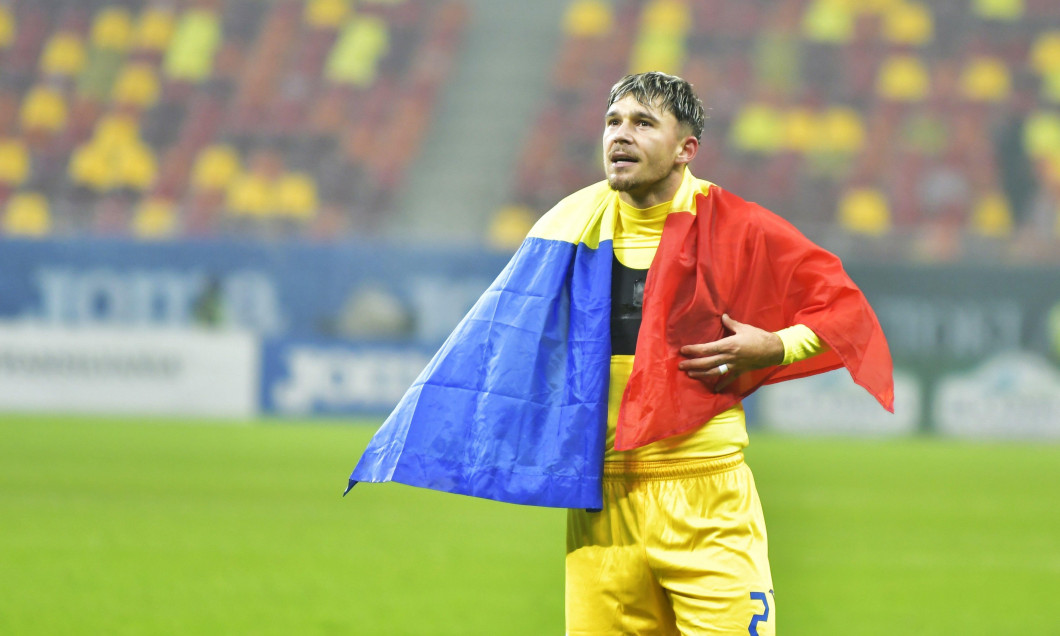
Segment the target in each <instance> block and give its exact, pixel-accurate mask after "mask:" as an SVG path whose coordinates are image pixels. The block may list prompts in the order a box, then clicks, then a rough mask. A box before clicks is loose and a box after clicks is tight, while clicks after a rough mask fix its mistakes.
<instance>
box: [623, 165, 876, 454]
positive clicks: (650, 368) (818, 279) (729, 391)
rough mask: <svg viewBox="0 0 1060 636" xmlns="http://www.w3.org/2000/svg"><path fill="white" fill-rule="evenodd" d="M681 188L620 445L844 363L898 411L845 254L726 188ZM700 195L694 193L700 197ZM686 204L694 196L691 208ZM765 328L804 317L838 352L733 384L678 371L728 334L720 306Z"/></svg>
mask: <svg viewBox="0 0 1060 636" xmlns="http://www.w3.org/2000/svg"><path fill="white" fill-rule="evenodd" d="M702 190H703V189H697V190H693V191H691V192H688V191H687V190H686V191H685V194H684V196H682V194H683V193H682V191H679V192H678V196H677V197H676V198H675V200H674V205H675V207H674V211H672V212H671V213H670V214H669V216H667V218H666V224H665V226H664V227H663V234H662V239H661V240H660V243H659V249H658V251H657V252H656V254H655V259H654V261H653V262H652V265H651V269H650V270H649V271H648V279H647V281H646V283H645V289H644V307H643V314H642V318H641V327H640V333H639V337H638V339H637V349H636V352H635V356H634V358H633V370H632V372H631V374H630V378H629V383H628V384H627V385H626V392H625V394H624V395H623V399H622V408H621V409H620V410H619V415H618V423H617V430H616V435H615V448H616V449H617V450H620V451H621V450H628V449H631V448H637V447H640V446H644V445H645V444H650V443H652V442H655V441H658V440H660V439H664V438H666V437H670V436H672V435H680V434H682V433H687V432H689V431H692V430H694V429H695V428H697V427H699V426H701V425H702V424H703V423H704V422H707V421H709V420H710V419H711V418H713V417H714V416H715V415H718V414H719V413H721V412H723V411H725V410H727V409H729V408H731V407H733V406H735V405H736V403H737V402H739V401H740V400H741V399H743V398H745V397H747V396H748V395H750V394H751V393H752V392H754V391H755V389H757V388H758V387H760V386H762V385H763V384H772V383H775V382H781V381H784V380H791V379H795V378H801V377H806V376H809V375H814V374H816V373H823V372H825V371H831V370H833V369H838V368H839V367H842V366H845V367H846V368H847V370H848V371H849V372H850V375H851V377H852V378H853V379H854V381H855V382H857V383H858V384H859V385H861V386H862V387H864V388H865V389H866V390H867V391H868V392H869V393H870V394H872V396H873V397H875V398H876V400H877V401H878V402H879V403H880V404H881V405H882V406H883V407H884V408H886V409H887V410H889V411H892V412H893V411H894V383H893V379H892V362H891V353H890V350H889V348H888V347H887V341H886V339H885V338H884V335H883V330H882V329H881V328H880V324H879V321H878V320H877V319H876V314H875V313H874V312H873V311H872V308H871V307H870V306H869V303H868V301H867V300H866V299H865V296H864V295H863V294H862V293H861V290H859V289H858V288H857V286H856V285H855V284H854V282H853V281H852V280H851V279H850V277H849V276H847V274H846V272H845V271H844V270H843V266H842V263H840V261H839V258H838V257H836V256H835V255H834V254H832V253H830V252H828V251H827V250H825V249H822V248H821V247H818V246H817V245H815V244H814V243H813V242H811V241H810V240H809V239H807V238H806V237H805V236H803V235H802V234H801V233H800V232H799V231H798V230H797V229H795V227H794V226H792V225H791V224H790V223H788V222H787V221H785V220H784V219H782V218H780V217H779V216H777V215H776V214H773V213H772V212H770V211H769V210H766V209H765V208H763V207H761V206H759V205H757V204H755V203H751V202H748V201H745V200H743V199H741V198H740V197H738V196H736V195H735V194H732V193H731V192H727V191H725V190H723V189H722V188H719V187H718V186H715V185H709V186H708V187H706V188H705V190H706V191H705V192H704V191H702ZM689 199H691V201H689ZM678 204H684V205H686V206H687V207H685V208H684V209H685V210H689V212H679V211H678V210H679V209H681V208H678V207H676V206H677V205H678ZM726 313H727V314H728V315H729V316H731V317H732V318H734V319H736V320H738V321H740V322H745V323H748V324H751V325H754V326H755V327H758V328H760V329H765V330H766V331H779V330H780V329H784V328H785V327H790V326H792V325H796V324H803V325H806V326H807V327H809V328H810V329H811V330H813V332H814V333H815V334H817V336H818V338H820V339H821V340H822V341H823V342H824V343H826V344H828V347H829V348H828V350H827V351H825V352H823V353H821V354H819V355H817V356H814V357H812V358H808V359H806V360H802V361H800V362H796V363H793V364H790V365H787V366H774V367H768V368H766V369H759V370H757V371H750V372H746V373H743V374H742V375H740V376H739V377H738V378H736V380H735V381H734V382H733V383H732V384H730V385H729V386H728V387H726V389H725V391H724V392H722V393H715V392H713V391H710V390H708V389H706V387H705V385H704V383H703V382H701V381H700V380H695V379H692V378H690V377H688V375H687V374H685V373H684V372H683V371H681V370H679V369H678V366H677V365H678V363H679V362H680V361H681V360H684V359H685V358H684V356H682V355H681V353H680V348H681V347H682V346H684V345H686V344H697V343H701V342H712V341H714V340H718V339H720V338H723V337H725V336H727V335H731V334H729V333H727V332H726V330H725V327H724V325H723V324H722V322H721V315H722V314H726Z"/></svg>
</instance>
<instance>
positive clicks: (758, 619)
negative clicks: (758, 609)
mask: <svg viewBox="0 0 1060 636" xmlns="http://www.w3.org/2000/svg"><path fill="white" fill-rule="evenodd" d="M769 593H770V594H772V593H773V590H769ZM751 600H752V601H761V602H762V613H761V614H755V615H754V616H752V617H751V624H750V625H748V626H747V633H748V634H750V636H758V624H759V623H764V622H766V621H768V620H769V599H768V598H767V597H766V593H765V592H751Z"/></svg>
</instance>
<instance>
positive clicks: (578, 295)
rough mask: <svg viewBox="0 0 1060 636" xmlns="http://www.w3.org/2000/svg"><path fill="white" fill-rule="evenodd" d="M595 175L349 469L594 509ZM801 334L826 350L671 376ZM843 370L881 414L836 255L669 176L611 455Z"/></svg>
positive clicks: (611, 197)
mask: <svg viewBox="0 0 1060 636" xmlns="http://www.w3.org/2000/svg"><path fill="white" fill-rule="evenodd" d="M617 196H618V195H617V193H616V192H614V191H612V190H611V189H610V188H609V187H608V186H607V183H606V182H601V183H598V184H596V185H593V186H590V187H588V188H585V189H584V190H581V191H579V192H577V193H575V194H573V195H571V196H570V197H567V198H566V199H564V200H563V201H561V202H560V203H559V204H558V205H557V206H556V207H555V208H553V209H552V210H551V211H549V212H548V213H547V214H546V215H545V216H543V217H542V218H541V220H540V221H539V222H538V223H537V224H536V225H535V226H534V229H533V230H532V231H531V232H530V236H529V237H528V238H527V239H526V241H524V242H523V244H522V246H520V248H519V249H518V251H516V253H515V255H514V256H513V257H512V260H511V261H510V262H509V263H508V265H507V267H505V269H504V271H503V272H501V274H500V276H498V278H497V280H496V281H494V282H493V284H492V285H491V286H490V287H489V289H488V290H487V291H486V292H485V293H484V294H483V296H482V297H481V298H480V299H479V300H478V302H477V303H476V304H475V305H474V307H472V309H471V311H470V312H469V313H468V315H467V316H466V317H465V318H464V319H463V320H462V321H461V322H460V324H459V325H458V326H457V327H456V329H455V330H454V332H453V333H452V335H450V336H449V338H448V339H447V340H446V342H445V343H444V344H443V345H442V347H441V349H440V350H439V351H438V353H437V354H436V355H435V356H434V358H433V359H432V360H431V362H430V364H429V365H428V366H427V368H426V369H425V370H424V371H423V373H422V374H421V375H420V377H419V378H418V379H417V380H416V382H414V383H413V385H412V387H411V388H410V389H409V390H408V392H407V393H406V394H405V396H404V397H403V398H402V399H401V401H400V402H399V403H398V405H397V407H396V408H395V410H394V412H393V413H391V415H390V417H388V418H387V420H386V421H385V422H384V423H383V426H382V427H381V428H380V429H379V431H378V432H377V433H376V435H375V436H374V437H373V438H372V440H371V442H369V445H368V448H367V449H366V450H365V452H364V454H363V455H362V457H361V460H360V462H359V463H358V464H357V467H356V468H355V469H354V471H353V474H352V475H351V477H350V487H352V486H353V485H354V484H355V483H357V482H358V481H369V482H381V481H397V482H401V483H405V484H409V485H413V486H421V487H426V488H432V489H436V490H442V491H447V492H454V493H459V494H465V495H472V496H477V497H485V498H488V499H495V500H498V501H506V502H512V503H521V504H530V505H541V506H555V507H565V508H599V507H600V505H601V500H602V494H601V493H602V491H601V483H600V482H601V476H602V472H603V456H604V443H605V441H604V440H605V435H606V426H607V397H608V396H607V391H608V379H609V378H608V374H609V369H610V365H609V360H610V355H611V336H610V317H611V316H610V313H611V299H610V294H611V262H612V261H611V259H612V245H611V239H612V233H613V228H614V219H615V214H616V213H617ZM723 313H728V314H729V315H730V316H732V317H733V318H735V319H736V320H739V321H741V322H746V323H748V324H752V325H754V326H756V327H759V328H762V329H766V330H768V331H776V330H779V329H782V328H784V327H789V326H791V325H794V324H799V323H801V324H804V325H806V326H808V327H809V328H810V329H812V330H813V331H814V332H815V333H816V334H817V335H818V337H820V338H821V340H823V341H824V342H825V343H827V344H828V345H829V350H828V351H826V352H824V353H822V354H820V355H818V356H815V357H813V358H809V359H807V360H803V361H801V362H797V363H795V364H791V365H788V366H786V367H771V368H768V369H762V370H759V371H753V372H748V373H745V374H743V375H741V376H740V377H739V378H737V380H736V381H735V382H733V383H732V385H730V386H729V387H727V388H726V391H725V392H722V393H716V392H714V391H713V390H711V388H710V387H708V386H707V385H706V384H704V383H703V382H701V381H699V380H693V379H691V378H689V377H688V376H687V375H686V374H685V373H683V372H681V371H680V370H679V369H678V367H677V363H678V362H680V360H682V359H683V357H682V356H681V355H680V353H679V349H680V347H681V346H683V345H686V344H697V343H702V342H710V341H713V340H717V339H719V338H721V337H724V336H725V335H727V334H726V333H725V329H724V326H723V325H722V322H721V315H722V314H723ZM840 366H846V367H847V369H848V370H849V371H850V373H851V375H852V377H853V378H854V380H855V381H856V382H857V383H858V384H860V385H862V386H863V387H865V388H866V389H867V390H868V391H869V392H870V393H872V395H874V396H875V397H876V398H877V400H879V401H880V403H881V404H883V406H884V407H886V408H888V409H890V410H893V399H894V397H893V395H894V391H893V382H892V379H891V357H890V353H889V350H888V348H887V343H886V340H885V339H884V337H883V332H882V330H881V329H880V326H879V323H878V321H877V320H876V317H875V314H874V313H873V312H872V309H871V308H870V307H869V305H868V302H867V301H866V300H865V298H864V296H863V295H862V294H861V292H860V291H859V290H858V288H857V287H856V286H855V285H854V283H853V282H852V281H851V280H850V278H849V277H848V276H847V275H846V273H845V272H844V271H843V268H842V265H841V264H840V262H839V259H838V258H836V257H835V256H834V255H832V254H831V253H829V252H827V251H825V250H823V249H821V248H820V247H817V246H816V245H814V244H813V243H812V242H810V241H809V240H808V239H806V238H805V237H803V236H802V235H801V234H800V233H799V232H798V231H797V230H796V229H795V228H794V227H793V226H791V225H790V224H789V223H787V222H786V221H784V220H783V219H781V218H780V217H778V216H776V215H774V214H773V213H771V212H769V211H768V210H765V209H764V208H762V207H760V206H758V205H755V204H753V203H749V202H747V201H744V200H743V199H740V198H739V197H737V196H735V195H733V194H731V193H728V192H726V191H724V190H722V189H721V188H718V187H717V186H715V185H713V184H710V183H709V182H706V181H700V180H698V179H696V178H695V177H693V176H692V175H691V174H690V173H688V172H687V171H686V173H685V178H684V181H683V182H682V185H681V187H680V188H679V190H678V192H677V195H676V196H675V198H674V204H673V211H672V212H671V213H670V215H669V216H668V217H667V220H666V225H665V227H664V230H663V235H662V240H661V241H660V244H659V249H658V251H657V252H656V256H655V260H654V262H653V263H652V266H651V269H650V270H649V273H648V279H647V283H646V287H645V292H644V306H643V317H642V321H641V327H640V332H639V337H638V342H637V349H636V355H635V357H634V363H633V371H632V373H631V376H630V380H629V383H628V384H627V387H626V393H625V394H624V396H623V401H622V407H621V409H620V411H619V419H618V430H617V435H616V442H615V447H616V448H617V449H618V450H626V449H629V448H636V447H639V446H642V445H644V444H648V443H651V442H653V441H656V440H659V439H663V438H665V437H669V436H672V435H677V434H680V433H685V432H688V431H690V430H693V429H694V428H696V427H698V426H701V425H703V424H704V423H705V422H707V421H709V420H710V419H711V418H712V417H714V416H715V415H717V414H718V413H721V412H722V411H724V410H726V409H728V408H731V407H732V406H734V405H735V404H736V403H737V402H739V401H740V400H741V399H742V398H743V397H746V396H747V395H749V394H750V393H752V392H753V391H754V390H755V389H756V388H758V387H759V386H761V385H763V384H766V383H772V382H780V381H783V380H787V379H793V378H798V377H804V376H807V375H812V374H815V373H821V372H823V371H828V370H832V369H836V368H839V367H840Z"/></svg>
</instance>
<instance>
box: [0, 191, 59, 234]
mask: <svg viewBox="0 0 1060 636" xmlns="http://www.w3.org/2000/svg"><path fill="white" fill-rule="evenodd" d="M51 226H52V219H51V212H50V211H49V209H48V199H47V198H45V196H44V195H43V194H41V193H39V192H19V193H17V194H15V195H14V196H12V197H11V200H9V201H8V202H7V210H6V213H5V214H4V224H3V229H4V233H5V234H9V235H11V236H26V237H33V238H39V237H42V236H46V235H47V234H48V233H49V232H51Z"/></svg>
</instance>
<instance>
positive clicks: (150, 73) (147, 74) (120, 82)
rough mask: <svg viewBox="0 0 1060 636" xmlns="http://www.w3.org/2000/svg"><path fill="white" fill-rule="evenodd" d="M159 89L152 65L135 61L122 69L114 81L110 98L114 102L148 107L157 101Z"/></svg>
mask: <svg viewBox="0 0 1060 636" xmlns="http://www.w3.org/2000/svg"><path fill="white" fill-rule="evenodd" d="M159 91H160V89H159V85H158V78H157V77H156V76H155V69H154V66H152V65H151V64H146V63H143V62H136V63H133V64H129V65H127V66H126V67H125V68H123V69H122V71H121V73H120V74H119V75H118V78H117V79H116V80H115V81H114V88H113V90H112V94H111V99H112V100H113V101H114V103H116V104H129V105H132V106H138V107H140V108H148V107H150V106H153V105H154V104H155V102H157V101H158V95H159Z"/></svg>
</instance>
